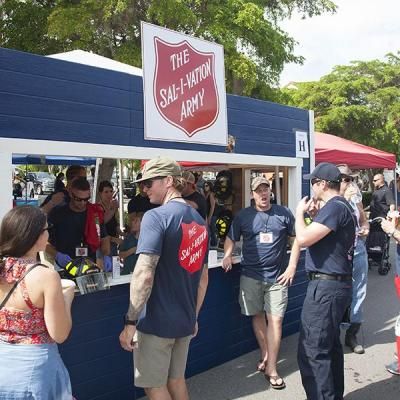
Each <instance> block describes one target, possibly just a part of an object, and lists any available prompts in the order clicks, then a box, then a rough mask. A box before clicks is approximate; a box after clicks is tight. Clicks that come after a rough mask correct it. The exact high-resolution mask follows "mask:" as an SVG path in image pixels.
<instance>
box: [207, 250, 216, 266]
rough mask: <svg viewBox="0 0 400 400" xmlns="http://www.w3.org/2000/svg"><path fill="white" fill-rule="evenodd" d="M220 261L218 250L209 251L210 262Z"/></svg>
mask: <svg viewBox="0 0 400 400" xmlns="http://www.w3.org/2000/svg"><path fill="white" fill-rule="evenodd" d="M217 261H218V253H217V250H210V251H209V252H208V264H209V265H211V264H216V263H217Z"/></svg>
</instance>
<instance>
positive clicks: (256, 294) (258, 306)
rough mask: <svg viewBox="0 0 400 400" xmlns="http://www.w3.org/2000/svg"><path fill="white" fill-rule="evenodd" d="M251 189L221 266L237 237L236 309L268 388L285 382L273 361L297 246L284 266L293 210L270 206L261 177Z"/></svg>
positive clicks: (227, 264)
mask: <svg viewBox="0 0 400 400" xmlns="http://www.w3.org/2000/svg"><path fill="white" fill-rule="evenodd" d="M251 190H252V195H253V198H254V207H253V206H251V207H247V208H244V209H243V210H241V211H240V212H239V213H238V214H237V215H236V216H235V218H234V220H233V222H232V225H231V228H230V231H229V234H228V237H227V238H226V240H225V244H224V252H225V255H224V259H223V262H222V266H223V268H224V269H225V270H226V271H229V270H230V269H231V267H232V257H231V256H232V252H233V249H234V245H235V242H236V241H238V240H240V238H241V237H242V238H243V246H242V260H241V262H240V264H241V268H242V270H241V277H240V293H239V303H240V307H241V310H242V314H244V315H247V316H251V317H252V319H253V329H254V334H255V335H256V338H257V342H258V344H259V346H260V360H259V363H258V366H257V369H258V370H259V371H262V372H264V373H265V377H266V379H267V380H268V381H269V383H270V385H271V387H272V388H274V389H283V388H285V382H284V381H283V379H282V378H281V377H280V376H279V375H278V372H277V369H276V364H277V358H278V352H279V347H280V340H281V334H282V320H283V317H284V314H285V311H286V307H287V302H288V287H287V286H288V285H290V284H291V283H292V280H293V277H294V274H295V272H296V266H297V261H298V259H299V254H300V249H299V247H298V246H297V243H296V242H295V243H294V246H293V249H292V253H291V256H290V260H289V264H286V263H287V244H288V236H294V217H293V214H292V213H291V211H290V210H289V209H288V208H286V207H283V206H279V205H276V204H270V198H271V191H270V186H269V181H268V180H267V179H265V178H263V177H256V178H254V179H253V181H252V183H251ZM286 267H287V268H286ZM266 317H267V320H268V325H267V324H266V320H265V318H266Z"/></svg>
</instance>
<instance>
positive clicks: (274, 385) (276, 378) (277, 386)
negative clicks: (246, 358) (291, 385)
mask: <svg viewBox="0 0 400 400" xmlns="http://www.w3.org/2000/svg"><path fill="white" fill-rule="evenodd" d="M265 379H266V380H267V381H268V383H269V384H270V386H271V387H272V389H275V390H282V389H285V387H286V383H285V381H284V380H283V378H281V377H280V376H279V375H267V374H265ZM279 380H281V381H282V382H281V383H279V384H278V383H277V382H278V381H279ZM273 381H274V382H273Z"/></svg>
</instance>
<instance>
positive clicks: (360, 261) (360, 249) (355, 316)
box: [350, 239, 368, 324]
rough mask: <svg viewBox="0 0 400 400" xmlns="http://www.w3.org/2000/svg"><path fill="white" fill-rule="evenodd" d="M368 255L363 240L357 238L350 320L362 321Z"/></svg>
mask: <svg viewBox="0 0 400 400" xmlns="http://www.w3.org/2000/svg"><path fill="white" fill-rule="evenodd" d="M367 282H368V255H367V249H366V247H365V242H364V241H363V240H361V239H358V240H357V246H356V248H355V251H354V258H353V296H352V301H351V313H350V322H351V323H355V324H361V323H362V322H363V304H364V300H365V296H366V295H367Z"/></svg>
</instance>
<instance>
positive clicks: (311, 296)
mask: <svg viewBox="0 0 400 400" xmlns="http://www.w3.org/2000/svg"><path fill="white" fill-rule="evenodd" d="M351 286H352V283H351V281H348V282H340V281H327V280H326V281H325V280H312V281H310V282H309V284H308V288H307V294H306V298H305V300H304V304H303V309H302V312H301V326H300V335H299V346H298V352H297V361H298V363H299V369H300V374H301V380H302V383H303V387H304V390H305V392H306V394H307V399H308V400H343V392H344V360H343V348H342V344H341V343H340V328H339V327H340V323H341V321H342V318H343V315H344V313H345V311H346V308H347V307H348V306H349V305H350V303H351V293H352V288H351Z"/></svg>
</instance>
